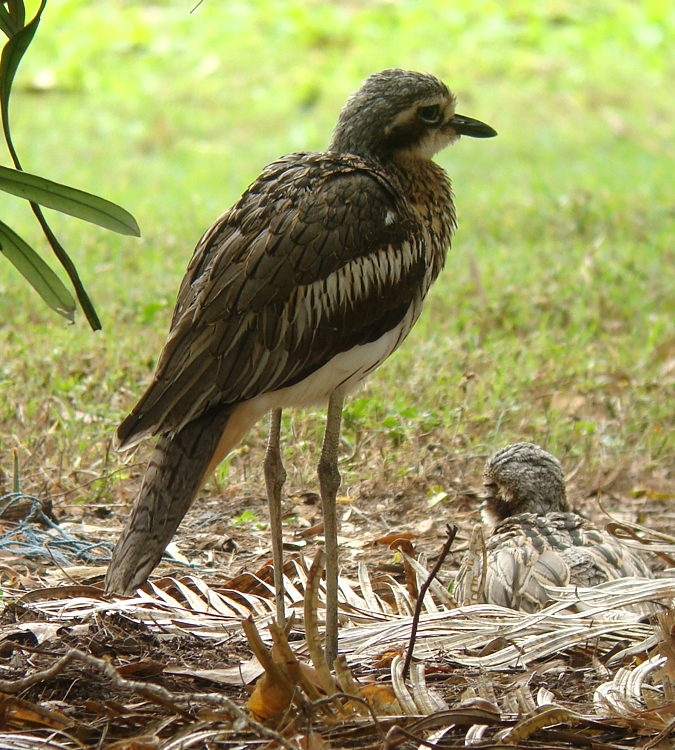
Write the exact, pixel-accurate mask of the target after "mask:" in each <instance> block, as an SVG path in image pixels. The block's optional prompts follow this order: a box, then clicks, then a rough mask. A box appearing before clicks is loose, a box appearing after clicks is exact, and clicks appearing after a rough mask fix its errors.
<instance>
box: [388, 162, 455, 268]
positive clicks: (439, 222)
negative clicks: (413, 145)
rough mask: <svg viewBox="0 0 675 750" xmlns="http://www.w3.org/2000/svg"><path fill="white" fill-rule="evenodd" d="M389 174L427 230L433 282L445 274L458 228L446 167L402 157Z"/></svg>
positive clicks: (391, 164) (389, 168)
mask: <svg viewBox="0 0 675 750" xmlns="http://www.w3.org/2000/svg"><path fill="white" fill-rule="evenodd" d="M386 170H387V171H388V172H389V173H390V174H392V173H393V174H394V175H395V176H396V178H397V180H398V182H399V184H400V185H401V188H402V189H403V192H404V194H405V196H406V198H407V199H408V201H409V203H410V205H411V206H412V208H413V209H414V211H415V212H416V213H417V215H418V216H419V218H420V220H421V223H422V225H423V226H424V228H425V229H426V244H427V246H428V247H429V250H430V251H431V255H432V263H431V268H430V271H431V277H430V282H431V281H433V280H434V279H435V278H436V276H438V274H439V273H440V272H441V270H442V268H443V264H444V263H445V256H446V253H447V250H448V248H449V247H450V242H451V240H452V235H453V232H454V231H455V227H456V226H457V220H456V216H455V205H454V203H453V200H452V187H451V184H450V178H449V177H448V175H447V174H446V173H445V170H444V169H443V168H442V167H439V166H438V164H436V163H435V162H433V161H431V159H423V158H420V157H418V156H411V155H405V154H402V155H399V156H398V157H397V158H396V159H392V160H391V161H390V162H389V163H388V164H387V165H386Z"/></svg>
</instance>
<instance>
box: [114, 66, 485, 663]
mask: <svg viewBox="0 0 675 750" xmlns="http://www.w3.org/2000/svg"><path fill="white" fill-rule="evenodd" d="M460 135H468V136H474V137H478V138H487V137H491V136H494V135H496V133H495V131H494V130H493V129H492V128H490V127H489V126H487V125H485V124H484V123H482V122H479V121H477V120H472V119H470V118H468V117H463V116H462V115H458V114H456V113H455V98H454V96H453V95H452V93H451V92H450V91H449V89H448V88H447V87H446V85H445V84H444V83H442V82H441V81H440V80H438V79H437V78H435V77H433V76H431V75H428V74H422V73H415V72H411V71H405V70H385V71H382V72H380V73H375V74H374V75H372V76H370V77H369V78H367V79H366V80H365V81H364V83H363V85H362V86H361V88H360V89H359V90H358V91H357V92H356V93H355V94H354V95H353V96H352V97H351V98H350V99H349V100H348V101H347V103H346V105H345V106H344V108H343V110H342V112H341V113H340V117H339V120H338V123H337V126H336V127H335V130H334V132H333V137H332V140H331V142H330V146H329V147H328V150H327V151H323V152H318V153H297V154H290V155H288V156H284V157H282V158H281V159H279V160H278V161H275V162H273V163H272V164H270V165H269V166H268V167H266V168H265V169H264V170H263V172H262V174H261V175H260V177H258V179H257V180H255V182H253V184H252V185H251V186H250V187H249V188H248V189H247V190H246V191H245V192H244V194H243V195H242V197H241V198H240V199H239V201H238V202H237V203H236V204H235V205H234V206H233V207H232V208H231V209H230V210H229V211H227V212H226V213H224V214H223V215H222V216H221V217H220V218H219V219H217V220H216V222H215V223H214V224H213V226H212V227H211V228H210V229H209V230H208V231H207V232H206V234H205V235H204V236H203V237H202V239H201V240H200V241H199V244H198V245H197V248H196V249H195V252H194V255H193V257H192V260H191V261H190V264H189V266H188V269H187V272H186V275H185V278H184V279H183V283H182V285H181V287H180V291H179V293H178V299H177V302H176V307H175V311H174V314H173V319H172V322H171V330H170V332H169V335H168V338H167V340H166V344H165V345H164V349H163V350H162V352H161V354H160V357H159V362H158V364H157V370H156V372H155V376H154V378H153V380H152V382H151V384H150V386H149V387H148V389H147V391H146V392H145V393H144V394H143V396H142V397H141V399H140V401H139V402H138V404H137V405H136V406H135V407H134V409H133V411H132V412H131V414H130V415H129V416H128V417H127V418H126V419H125V420H124V421H123V422H122V424H121V425H120V427H119V429H118V430H117V436H116V441H117V447H119V448H120V449H128V448H132V447H133V446H134V445H136V444H137V443H138V442H139V441H140V440H142V439H143V438H145V437H147V436H152V435H157V436H159V440H158V441H157V446H156V448H155V451H154V453H153V455H152V458H151V460H150V464H149V466H148V468H147V471H146V473H145V477H144V479H143V483H142V486H141V490H140V493H139V495H138V498H137V500H136V503H135V505H134V508H133V511H132V513H131V515H130V517H129V519H128V521H127V524H126V527H125V529H124V531H123V532H122V535H121V537H120V540H119V542H118V543H117V547H116V548H115V551H114V554H113V559H112V563H111V565H110V568H109V570H108V575H107V579H106V588H107V590H108V591H110V592H118V593H123V594H130V593H132V592H133V591H134V590H135V589H136V588H137V587H138V586H140V585H142V584H143V583H144V582H145V580H146V578H147V576H148V575H149V573H150V572H151V571H152V569H153V568H154V567H155V566H156V565H157V563H158V562H159V560H160V557H161V555H162V552H163V550H164V548H165V546H166V545H167V544H168V542H169V541H170V540H171V537H172V536H173V534H174V533H175V531H176V529H177V527H178V525H179V523H180V522H181V519H182V518H183V516H184V515H185V513H186V511H187V510H188V508H189V506H190V504H191V502H192V500H193V499H194V497H195V495H196V494H197V492H198V491H199V489H200V488H201V487H202V486H203V484H204V482H205V481H206V480H207V479H208V477H209V476H210V474H211V473H212V471H213V470H214V468H215V467H216V466H217V465H218V463H219V462H220V461H221V460H222V459H223V458H224V457H225V456H226V455H227V454H228V453H229V451H231V450H232V449H233V448H234V447H235V446H236V445H237V443H239V441H240V440H241V438H242V437H243V436H244V435H245V433H246V432H247V431H248V430H249V429H250V427H251V426H252V425H253V424H254V423H255V422H256V421H257V420H258V419H260V418H261V417H262V416H263V415H264V414H265V413H267V412H269V411H271V412H272V421H271V425H270V438H269V441H268V448H267V452H266V456H265V462H264V468H265V479H266V483H267V492H268V497H269V501H270V516H271V519H272V532H273V534H272V537H273V556H274V565H275V585H276V589H277V607H278V609H279V615H280V618H281V619H283V581H282V565H281V563H282V554H281V522H280V502H281V489H282V487H283V483H284V480H285V472H284V469H283V465H282V462H281V455H280V450H279V428H280V417H281V409H283V408H287V407H306V406H310V405H315V404H325V403H328V414H327V424H326V433H325V438H324V443H323V447H322V451H321V458H320V461H319V469H318V474H319V483H320V489H321V497H322V501H323V513H324V524H325V537H326V552H327V563H326V566H327V569H326V581H327V599H328V601H327V607H328V608H327V632H328V636H327V640H328V651H329V653H330V654H331V655H332V656H334V655H335V649H336V643H337V641H336V637H337V636H336V627H337V551H336V544H337V542H336V533H337V529H336V518H335V496H336V493H337V489H338V487H339V484H340V475H339V472H338V467H337V452H338V443H339V433H340V420H341V413H342V403H343V397H344V395H345V394H346V393H348V392H349V391H350V390H351V389H353V388H354V387H355V386H356V385H358V384H359V383H360V382H361V381H362V380H363V379H364V378H365V377H366V376H367V375H369V374H370V373H371V372H373V370H375V368H377V367H378V366H379V365H380V364H381V363H382V362H383V361H384V360H385V359H386V358H387V357H388V356H389V355H390V354H391V353H392V352H393V351H394V350H395V349H396V348H397V347H398V346H399V345H400V344H401V342H402V341H403V340H404V339H405V338H406V336H407V335H408V333H409V332H410V329H411V328H412V326H413V325H414V323H415V321H416V320H417V318H418V317H419V315H420V312H421V310H422V304H423V302H424V298H425V297H426V295H427V292H428V291H429V287H430V286H431V284H432V282H433V281H434V280H435V279H436V277H437V276H438V274H439V273H440V271H441V269H442V268H443V264H444V261H445V256H446V252H447V250H448V247H449V245H450V240H451V237H452V233H453V230H454V228H455V209H454V206H453V201H452V191H451V187H450V181H449V179H448V177H447V175H446V173H445V172H444V171H443V169H441V167H439V166H438V165H437V164H435V163H434V162H433V161H432V157H433V156H434V154H436V153H437V152H438V151H440V150H441V149H443V148H445V147H446V146H448V145H449V144H451V143H452V142H453V141H455V140H457V139H458V138H459V136H460Z"/></svg>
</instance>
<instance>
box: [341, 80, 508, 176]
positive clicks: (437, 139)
mask: <svg viewBox="0 0 675 750" xmlns="http://www.w3.org/2000/svg"><path fill="white" fill-rule="evenodd" d="M460 135H470V136H473V137H474V138H491V137H492V136H495V135H497V133H496V131H495V130H493V129H492V128H491V127H490V126H489V125H486V124H485V123H483V122H480V121H479V120H472V119H471V118H470V117H464V116H462V115H458V114H456V113H455V97H454V96H453V94H452V92H451V91H450V90H449V89H448V87H447V86H446V85H445V84H444V83H443V81H440V80H439V79H438V78H435V77H434V76H432V75H429V74H428V73H416V72H415V71H411V70H399V69H397V68H393V69H391V70H383V71H381V72H380V73H373V75H371V76H369V77H368V78H366V80H365V81H364V82H363V84H362V86H361V88H360V89H359V90H358V91H357V92H356V93H355V94H352V96H351V97H350V98H349V99H348V101H347V103H346V104H345V106H344V107H343V109H342V112H341V113H340V117H339V119H338V123H337V125H336V127H335V130H334V131H333V138H332V140H331V144H330V150H331V151H339V152H342V153H352V154H358V155H359V156H363V157H366V158H371V159H376V160H378V161H381V162H383V163H384V162H387V161H389V160H390V159H392V158H396V157H397V156H399V155H401V154H406V155H410V156H418V157H420V158H424V159H431V157H432V156H433V155H434V154H436V153H438V152H439V151H440V150H441V149H444V148H445V147H446V146H449V145H450V144H451V143H452V142H453V141H456V140H457V139H458V138H459V136H460Z"/></svg>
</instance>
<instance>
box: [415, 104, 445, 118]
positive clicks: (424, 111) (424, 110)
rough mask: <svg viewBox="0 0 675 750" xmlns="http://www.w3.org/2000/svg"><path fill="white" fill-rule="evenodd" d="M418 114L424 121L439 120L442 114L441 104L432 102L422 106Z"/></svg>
mask: <svg viewBox="0 0 675 750" xmlns="http://www.w3.org/2000/svg"><path fill="white" fill-rule="evenodd" d="M417 116H418V117H419V118H420V120H424V122H438V119H439V118H440V116H441V107H440V104H430V105H429V106H428V107H420V108H419V109H418V110H417Z"/></svg>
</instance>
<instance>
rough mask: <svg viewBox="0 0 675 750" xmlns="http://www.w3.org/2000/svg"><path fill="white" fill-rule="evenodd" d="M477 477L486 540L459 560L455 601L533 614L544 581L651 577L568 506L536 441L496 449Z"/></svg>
mask: <svg viewBox="0 0 675 750" xmlns="http://www.w3.org/2000/svg"><path fill="white" fill-rule="evenodd" d="M483 482H484V486H485V490H486V495H485V498H484V500H483V503H482V505H481V515H482V517H483V523H484V524H485V526H486V527H487V531H488V538H487V540H486V543H485V551H484V555H483V554H481V551H477V554H470V555H468V556H467V558H466V559H465V560H464V561H463V564H462V567H461V569H460V572H459V574H458V577H457V581H456V584H455V587H454V592H455V597H456V598H457V600H458V601H460V602H462V603H469V602H471V600H472V599H478V601H482V602H487V603H491V604H498V605H500V606H502V607H508V608H510V609H518V610H522V611H524V612H536V611H537V610H539V609H541V608H542V607H543V606H544V605H545V604H546V603H547V601H548V600H549V596H548V594H547V593H546V586H568V585H570V584H575V585H578V586H584V587H587V586H596V585H598V584H600V583H603V582H605V581H612V580H616V579H617V578H624V577H632V576H636V577H640V578H652V577H653V576H652V573H651V571H650V569H649V568H648V567H647V565H646V563H645V562H644V560H643V559H642V558H641V557H640V556H639V555H638V554H637V552H635V551H633V550H631V549H630V548H628V547H624V546H623V545H622V544H621V543H620V542H619V541H618V540H617V539H615V538H614V537H613V536H611V535H610V534H609V533H607V532H606V531H603V530H602V529H600V528H598V527H597V526H596V525H595V524H593V523H591V522H590V521H588V520H586V519H585V518H582V517H581V516H579V515H577V514H576V513H573V512H572V511H571V510H570V506H569V503H568V502H567V493H566V489H565V475H564V474H563V470H562V466H561V465H560V461H558V459H557V458H555V457H554V456H552V455H551V454H550V453H547V452H546V451H545V450H543V449H542V448H540V447H539V446H538V445H534V444H533V443H516V444H514V445H508V446H506V448H502V449H501V450H499V451H497V453H495V454H494V455H493V456H492V457H491V458H490V459H489V460H488V461H487V463H486V464H485V471H484V472H483ZM478 581H482V586H480V585H479V584H478Z"/></svg>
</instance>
